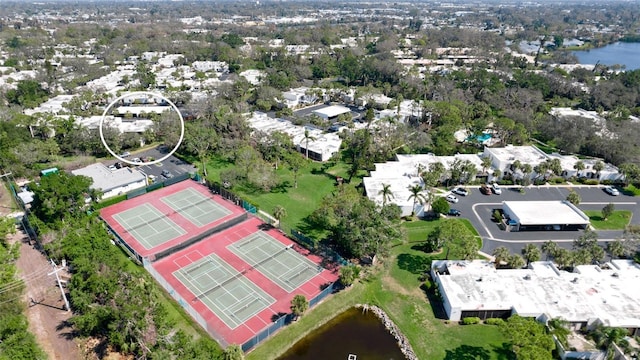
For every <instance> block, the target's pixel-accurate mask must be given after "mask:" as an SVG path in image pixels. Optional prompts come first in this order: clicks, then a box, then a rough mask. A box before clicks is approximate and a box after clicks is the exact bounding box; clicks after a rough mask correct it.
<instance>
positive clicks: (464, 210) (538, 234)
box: [451, 185, 640, 253]
mask: <svg viewBox="0 0 640 360" xmlns="http://www.w3.org/2000/svg"><path fill="white" fill-rule="evenodd" d="M466 188H467V189H468V190H469V194H468V195H467V196H459V195H455V196H456V197H457V198H458V202H457V203H455V204H451V208H453V209H457V210H460V212H461V217H464V218H467V219H469V221H470V222H471V223H472V224H473V226H474V227H475V228H476V229H477V230H478V232H479V233H480V236H482V238H483V240H484V242H483V251H485V252H487V253H491V252H492V251H493V249H495V248H496V247H498V246H506V247H507V248H509V249H511V251H512V252H519V251H520V249H521V248H522V247H524V245H525V244H527V243H542V242H544V241H547V240H553V241H555V242H558V243H559V244H560V245H561V246H565V247H570V246H571V244H572V242H573V240H574V239H576V238H577V237H578V236H580V234H581V233H582V232H581V231H553V230H551V231H528V232H527V231H521V232H508V231H504V230H501V229H500V228H499V227H498V224H497V223H495V222H493V221H492V214H493V211H494V210H495V209H501V208H502V202H503V201H553V200H565V199H566V198H567V195H568V194H569V191H570V189H573V190H574V191H575V192H577V193H578V194H579V195H580V197H581V199H582V201H581V202H580V204H579V205H578V208H580V209H581V210H583V211H584V210H601V209H602V208H603V207H604V206H605V205H607V204H608V203H613V204H614V205H615V207H616V209H618V210H631V211H632V212H634V213H636V211H638V210H640V208H639V207H638V201H637V199H636V198H634V197H633V196H627V195H624V194H622V193H621V194H620V195H619V196H611V195H609V194H607V193H606V192H605V191H604V190H603V187H600V186H571V187H569V186H554V185H550V186H531V187H526V188H525V191H524V193H521V192H520V188H519V187H502V194H500V195H496V194H491V195H484V194H482V193H481V191H480V187H479V186H475V187H474V186H470V187H466ZM631 223H632V224H640V218H638V217H637V216H636V217H632V218H631ZM598 234H599V238H600V240H602V241H603V242H604V241H610V240H613V239H615V238H616V237H619V236H620V235H621V234H622V231H598Z"/></svg>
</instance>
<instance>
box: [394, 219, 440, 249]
mask: <svg viewBox="0 0 640 360" xmlns="http://www.w3.org/2000/svg"><path fill="white" fill-rule="evenodd" d="M438 224H439V221H438V220H416V221H408V222H404V223H402V227H403V228H404V229H405V232H406V234H407V240H408V242H410V243H412V242H419V241H425V240H426V239H427V235H429V233H431V232H432V231H433V230H435V228H436V227H438Z"/></svg>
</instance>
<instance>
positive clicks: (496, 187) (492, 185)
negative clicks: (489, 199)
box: [491, 183, 502, 195]
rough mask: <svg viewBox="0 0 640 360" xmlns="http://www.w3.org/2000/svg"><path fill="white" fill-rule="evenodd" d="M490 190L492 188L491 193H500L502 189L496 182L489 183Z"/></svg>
mask: <svg viewBox="0 0 640 360" xmlns="http://www.w3.org/2000/svg"><path fill="white" fill-rule="evenodd" d="M491 190H493V193H494V194H496V195H500V194H502V189H501V188H500V185H498V184H497V183H493V184H491Z"/></svg>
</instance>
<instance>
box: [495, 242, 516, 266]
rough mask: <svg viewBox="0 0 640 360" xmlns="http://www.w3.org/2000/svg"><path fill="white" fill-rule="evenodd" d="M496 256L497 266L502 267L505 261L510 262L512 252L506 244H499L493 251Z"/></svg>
mask: <svg viewBox="0 0 640 360" xmlns="http://www.w3.org/2000/svg"><path fill="white" fill-rule="evenodd" d="M492 255H493V257H494V258H495V260H494V262H495V265H496V267H500V265H501V264H502V263H503V262H508V261H509V257H510V256H511V252H510V251H509V249H507V248H506V247H504V246H499V247H497V248H495V249H494V250H493V253H492Z"/></svg>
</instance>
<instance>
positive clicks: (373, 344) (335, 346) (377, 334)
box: [278, 308, 405, 360]
mask: <svg viewBox="0 0 640 360" xmlns="http://www.w3.org/2000/svg"><path fill="white" fill-rule="evenodd" d="M349 354H354V355H356V356H357V359H358V360H361V359H362V360H403V359H405V357H404V355H403V354H402V352H401V351H400V348H399V347H398V344H397V342H396V340H395V339H394V338H393V336H392V335H391V334H389V332H388V331H387V330H386V329H385V328H384V325H382V322H381V321H380V319H378V318H377V317H376V316H375V315H374V314H373V313H372V312H370V311H369V312H363V311H362V309H356V308H352V309H349V310H347V311H345V312H344V313H342V314H340V315H338V316H336V317H335V318H333V319H331V320H330V321H329V322H328V323H326V324H325V325H323V326H321V327H320V328H318V329H317V330H315V331H314V332H312V333H311V334H309V336H307V337H306V338H304V339H302V340H300V341H299V342H297V343H296V344H295V345H293V347H292V348H291V349H289V350H288V351H287V352H286V353H285V354H284V355H283V356H282V357H280V358H278V360H347V359H348V357H349Z"/></svg>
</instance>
